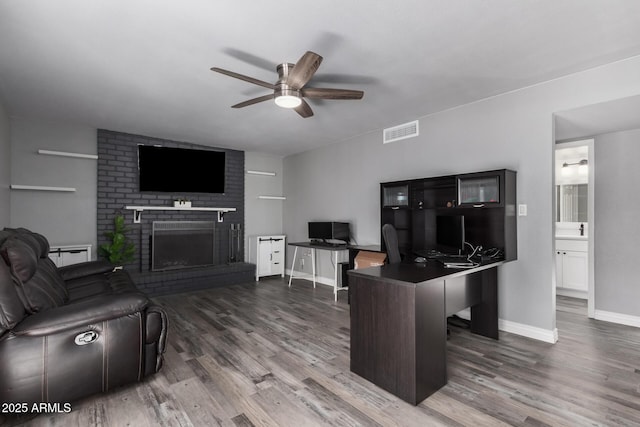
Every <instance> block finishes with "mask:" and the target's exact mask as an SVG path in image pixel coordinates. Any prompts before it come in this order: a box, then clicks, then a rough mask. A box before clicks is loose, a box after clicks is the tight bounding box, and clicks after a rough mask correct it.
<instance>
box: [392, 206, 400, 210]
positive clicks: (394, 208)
mask: <svg viewBox="0 0 640 427" xmlns="http://www.w3.org/2000/svg"><path fill="white" fill-rule="evenodd" d="M391 209H393V210H396V209H400V206H391Z"/></svg>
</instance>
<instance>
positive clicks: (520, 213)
mask: <svg viewBox="0 0 640 427" xmlns="http://www.w3.org/2000/svg"><path fill="white" fill-rule="evenodd" d="M518 216H527V205H518Z"/></svg>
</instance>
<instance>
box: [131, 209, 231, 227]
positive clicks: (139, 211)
mask: <svg viewBox="0 0 640 427" xmlns="http://www.w3.org/2000/svg"><path fill="white" fill-rule="evenodd" d="M125 209H127V210H130V211H133V223H134V224H139V223H140V219H141V218H142V212H143V211H201V212H202V211H208V212H217V213H218V222H222V220H223V217H224V214H225V213H227V212H235V211H236V208H210V207H194V206H190V207H183V206H125Z"/></svg>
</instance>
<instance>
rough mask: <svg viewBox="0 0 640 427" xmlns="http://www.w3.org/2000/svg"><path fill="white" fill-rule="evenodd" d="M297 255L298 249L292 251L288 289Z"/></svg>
mask: <svg viewBox="0 0 640 427" xmlns="http://www.w3.org/2000/svg"><path fill="white" fill-rule="evenodd" d="M297 255H298V247H297V246H296V247H295V249H294V250H293V261H291V271H290V272H289V287H291V279H293V269H294V268H295V266H296V256H297Z"/></svg>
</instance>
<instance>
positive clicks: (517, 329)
mask: <svg viewBox="0 0 640 427" xmlns="http://www.w3.org/2000/svg"><path fill="white" fill-rule="evenodd" d="M498 329H500V330H501V331H505V332H509V333H511V334H516V335H521V336H523V337H527V338H532V339H534V340H538V341H544V342H548V343H549V344H555V343H556V342H557V341H558V328H554V329H553V330H550V329H542V328H537V327H535V326H530V325H524V324H522V323H517V322H512V321H510V320H504V319H499V320H498Z"/></svg>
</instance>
